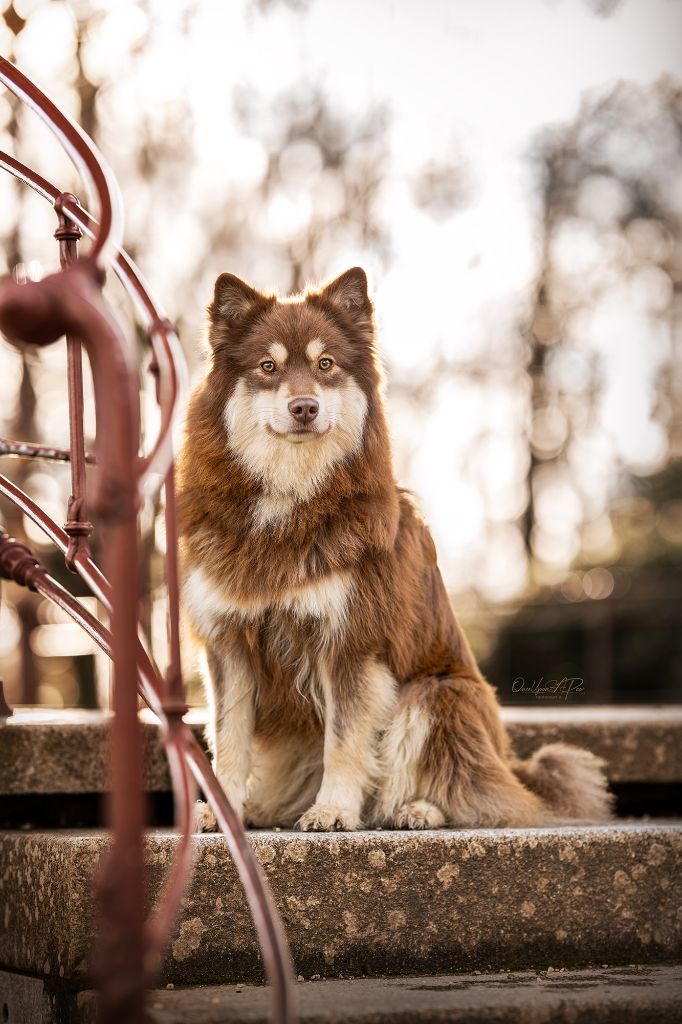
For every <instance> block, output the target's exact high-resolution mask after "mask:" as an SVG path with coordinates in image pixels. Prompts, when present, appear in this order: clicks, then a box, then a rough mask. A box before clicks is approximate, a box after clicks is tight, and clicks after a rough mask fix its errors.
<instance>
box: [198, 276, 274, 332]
mask: <svg viewBox="0 0 682 1024" xmlns="http://www.w3.org/2000/svg"><path fill="white" fill-rule="evenodd" d="M263 298H264V296H263V295H261V294H260V292H257V291H256V289H255V288H252V287H251V285H250V284H247V283H246V281H242V280H241V278H239V277H235V275H234V274H221V275H220V277H219V278H218V279H217V281H216V283H215V288H214V291H213V301H212V302H211V304H210V305H209V307H208V318H209V321H210V325H211V329H210V331H209V337H210V341H211V344H212V345H216V344H217V343H218V342H219V341H225V340H226V338H227V336H228V335H229V333H230V330H231V329H232V328H234V327H236V326H237V325H238V324H239V322H240V321H241V320H243V319H244V317H245V316H246V314H247V313H248V312H249V310H250V309H251V308H252V307H253V306H255V305H256V304H257V303H258V302H259V301H262V300H263Z"/></svg>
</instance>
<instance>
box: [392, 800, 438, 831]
mask: <svg viewBox="0 0 682 1024" xmlns="http://www.w3.org/2000/svg"><path fill="white" fill-rule="evenodd" d="M394 823H395V826H396V828H442V827H443V825H444V824H445V815H444V814H443V812H442V811H441V809H440V807H436V805H435V804H432V803H430V802H429V801H428V800H412V801H410V803H408V804H403V805H402V807H399V808H398V810H397V811H396V814H395V818H394Z"/></svg>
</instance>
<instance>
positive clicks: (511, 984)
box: [0, 965, 682, 1024]
mask: <svg viewBox="0 0 682 1024" xmlns="http://www.w3.org/2000/svg"><path fill="white" fill-rule="evenodd" d="M296 996H297V999H298V1002H299V1007H300V1019H301V1020H302V1021H304V1022H306V1024H318V1022H319V1024H322V1022H325V1024H356V1022H357V1024H393V1022H394V1021H395V1022H400V1021H405V1022H406V1024H407V1021H410V1022H414V1021H418V1022H419V1024H431V1022H434V1024H435V1022H439V1024H441V1022H442V1021H443V1020H445V1019H448V1020H451V1021H457V1020H459V1021H464V1020H466V1021H467V1022H468V1024H478V1022H481V1024H483V1022H488V1021H495V1022H496V1024H507V1022H514V1024H518V1022H520V1021H522V1020H524V1019H526V1020H527V1019H530V1018H531V1016H532V1019H534V1020H537V1019H544V1020H551V1021H553V1022H554V1024H564V1022H566V1024H569V1022H570V1024H574V1021H575V1020H576V1019H577V1018H579V1019H581V1020H586V1019H589V1020H590V1021H591V1022H594V1024H602V1022H604V1024H612V1022H613V1021H614V1020H625V1019H627V1020H628V1021H629V1022H630V1024H635V1022H640V1021H641V1022H642V1024H644V1022H645V1021H646V1022H647V1024H648V1022H650V1021H652V1020H655V1021H657V1022H658V1021H660V1022H661V1024H677V1022H678V1021H679V1019H680V1017H681V1016H682V968H680V966H679V965H672V966H655V967H651V966H636V965H631V966H630V967H627V968H600V969H596V970H595V969H592V968H587V969H585V968H584V969H581V970H566V971H563V970H562V971H554V972H548V971H541V972H535V971H529V972H513V973H499V972H498V973H491V974H482V975H481V974H457V975H439V976H435V977H434V976H429V977H423V976H414V977H402V978H377V979H374V978H367V979H353V980H351V979H348V980H345V979H344V980H322V981H315V982H310V981H308V982H307V983H305V984H300V985H298V986H297V990H296ZM270 999H271V993H270V991H269V989H267V988H265V987H263V986H253V985H236V986H235V985H220V986H212V987H204V986H195V987H192V988H176V989H173V990H172V991H169V990H166V989H157V990H155V991H153V992H151V993H150V997H149V1012H150V1016H151V1021H152V1022H153V1024H165V1022H166V1021H167V1020H168V1019H169V1017H170V1016H171V1015H172V1019H173V1021H174V1022H175V1024H229V1022H232V1024H237V1022H239V1021H244V1022H246V1021H248V1022H249V1024H266V1022H269V1021H270V1020H271V1005H270ZM0 1002H2V1003H4V1004H6V1005H7V1007H8V1012H9V1020H10V1021H30V1022H31V1024H56V1022H57V1021H58V1020H59V1019H60V1017H61V1019H62V1020H64V1019H68V1020H70V1021H71V1022H72V1024H96V1021H97V996H96V994H95V993H94V992H92V991H89V990H87V991H84V992H81V993H79V994H78V995H77V996H76V998H75V999H74V998H73V996H72V995H71V993H65V994H63V995H59V994H58V995H55V994H54V993H53V992H50V991H47V990H46V987H45V984H44V981H43V980H42V979H38V978H30V977H26V976H25V975H17V974H13V973H9V972H2V971H0ZM67 1014H68V1016H67ZM540 1015H542V1016H541V1017H540Z"/></svg>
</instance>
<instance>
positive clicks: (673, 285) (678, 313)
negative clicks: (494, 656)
mask: <svg viewBox="0 0 682 1024" xmlns="http://www.w3.org/2000/svg"><path fill="white" fill-rule="evenodd" d="M536 160H537V164H538V167H539V170H540V176H541V211H540V218H539V222H540V223H539V234H540V241H539V251H540V259H539V272H538V276H537V284H536V288H535V296H534V302H533V308H532V311H531V314H530V317H529V325H528V328H527V330H526V331H525V337H526V339H527V344H528V373H529V375H530V379H531V391H530V395H531V409H530V421H529V429H528V444H529V448H530V452H531V460H530V463H529V470H528V493H529V500H528V506H527V508H526V511H525V513H524V538H525V541H526V546H527V550H528V554H529V557H531V558H536V557H537V556H538V555H539V554H540V556H541V555H542V550H543V546H544V550H545V551H546V550H547V548H549V547H550V546H551V543H552V541H551V536H550V535H551V532H552V522H551V520H552V516H553V513H556V511H557V510H556V509H549V511H548V512H547V514H546V515H545V521H544V522H543V521H542V520H541V521H540V522H538V511H537V505H538V501H539V500H540V501H541V500H542V492H543V490H546V491H549V492H550V493H552V491H553V492H554V494H555V496H556V502H557V503H558V502H560V501H561V500H562V497H561V496H562V494H563V493H564V489H563V485H564V484H565V485H566V486H567V487H570V488H572V489H573V490H574V492H575V494H576V495H577V498H578V505H577V507H576V509H575V512H574V514H573V515H572V516H568V515H565V516H564V517H563V520H562V521H563V523H564V524H565V527H566V533H568V532H569V531H570V532H571V533H572V536H571V537H568V538H565V540H566V539H567V543H568V545H569V547H570V548H571V549H572V553H573V556H575V555H577V554H578V551H579V550H581V547H582V545H581V542H580V537H579V531H580V529H581V528H582V527H584V525H585V524H586V523H589V522H594V521H596V520H598V519H601V521H602V532H603V533H604V534H605V535H606V534H607V533H608V528H607V525H606V521H605V520H604V518H603V517H604V516H605V515H606V516H607V515H608V512H607V508H606V506H607V503H608V501H609V499H610V497H611V496H612V495H613V494H614V493H615V492H616V491H617V487H618V475H619V473H626V474H627V473H631V472H640V473H646V472H647V471H651V470H655V469H657V468H658V467H659V466H660V465H662V464H663V463H664V462H665V460H666V459H668V458H673V459H675V458H678V457H679V456H680V454H681V452H682V412H681V409H682V403H681V401H680V399H682V377H681V371H680V358H679V357H680V351H679V349H680V343H681V342H680V335H681V332H682V239H681V237H680V226H681V223H682V197H681V196H680V192H679V187H678V182H679V181H680V179H681V178H682V89H681V88H680V86H679V84H677V83H676V82H674V81H673V80H672V79H670V78H663V79H661V80H660V81H659V82H658V83H656V85H655V86H653V87H651V88H650V89H644V88H640V87H637V86H634V85H632V84H629V83H620V84H619V85H617V86H616V87H615V88H614V89H612V90H611V91H609V92H608V93H606V94H605V95H602V96H597V97H591V98H589V99H587V100H586V101H585V103H584V104H583V108H582V110H581V112H580V114H579V116H578V118H577V119H576V121H575V122H574V123H573V124H571V125H568V126H564V127H562V128H558V129H552V130H550V131H548V132H546V133H544V134H543V136H542V138H541V139H540V140H539V143H538V146H537V150H536ZM619 332H620V336H619ZM626 332H627V333H626ZM616 346H620V349H621V351H620V352H619V351H618V350H616V351H615V352H614V348H615V347H616ZM628 346H630V347H631V349H632V352H631V353H629V354H631V355H632V357H633V359H636V360H637V361H638V362H639V363H641V365H642V369H643V375H642V378H641V381H640V390H641V393H640V396H639V401H638V402H637V403H636V405H635V406H633V407H632V409H631V416H632V417H633V422H632V423H631V429H630V430H629V431H627V432H626V431H623V430H622V418H621V417H620V416H617V415H615V414H614V411H615V410H614V406H615V405H616V404H617V402H618V401H619V395H618V380H617V379H614V378H615V377H616V375H617V374H618V373H622V374H625V373H627V372H632V367H630V368H629V371H628V367H627V366H626V365H624V360H627V355H628V353H627V347H628ZM647 374H648V375H649V376H648V378H647ZM620 411H621V412H622V410H620ZM635 417H637V418H638V421H639V422H637V421H636V420H635V419H634V418H635ZM600 478H601V479H600ZM545 504H547V502H546V503H545ZM564 511H565V510H564ZM557 519H561V517H560V516H559V517H557ZM555 521H556V520H555Z"/></svg>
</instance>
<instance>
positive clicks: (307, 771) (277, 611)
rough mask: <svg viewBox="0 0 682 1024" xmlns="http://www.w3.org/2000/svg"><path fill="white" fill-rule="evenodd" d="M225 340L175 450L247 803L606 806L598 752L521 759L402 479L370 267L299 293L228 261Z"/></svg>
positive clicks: (224, 773)
mask: <svg viewBox="0 0 682 1024" xmlns="http://www.w3.org/2000/svg"><path fill="white" fill-rule="evenodd" d="M209 340H210V344H211V361H210V367H209V370H208V373H207V375H206V376H205V378H204V380H203V381H202V382H201V383H200V384H199V386H198V387H197V388H196V390H195V391H194V393H193V397H192V401H191V406H190V411H189V415H188V419H187V429H186V438H185V442H184V446H183V450H182V453H181V457H180V461H179V495H180V510H181V533H182V539H183V559H184V570H185V586H184V601H185V608H186V611H187V615H188V618H189V621H190V623H191V627H192V630H193V632H194V634H195V636H196V638H197V639H198V641H199V643H200V644H201V646H202V647H203V649H204V651H205V656H206V658H205V660H206V686H207V695H208V700H209V707H210V714H211V724H210V730H209V732H210V735H209V741H210V745H211V750H212V755H213V759H214V766H215V769H216V772H217V775H218V778H219V780H220V782H221V783H222V785H223V786H224V788H225V790H226V793H227V795H228V797H229V799H230V801H231V802H232V804H233V805H234V807H235V809H236V810H237V811H238V812H239V813H240V814H241V815H242V816H243V817H244V818H245V819H246V821H248V822H249V823H252V824H254V825H258V826H274V825H284V826H293V825H298V827H299V828H301V829H326V830H331V829H357V828H360V827H362V825H363V824H367V825H375V826H376V825H382V826H384V827H408V828H434V827H439V826H443V825H451V826H531V825H541V824H547V823H550V822H555V821H558V820H564V819H572V820H576V819H577V820H603V819H605V818H607V817H608V815H609V803H610V800H609V795H608V792H607V787H606V783H605V780H604V777H603V774H602V771H601V764H600V762H599V761H598V759H597V758H595V757H594V756H593V755H592V754H590V753H588V752H587V751H584V750H579V749H577V748H574V747H569V746H566V745H563V744H551V745H549V746H545V747H543V748H542V749H541V750H539V751H538V752H537V753H536V754H535V755H534V756H533V757H532V758H531V759H530V760H529V761H526V762H517V761H514V760H513V758H512V757H511V754H510V749H509V742H508V739H507V736H506V733H505V730H504V728H503V726H502V724H501V721H500V715H499V707H498V703H497V699H496V696H495V691H494V690H493V689H492V687H491V686H490V685H489V684H488V683H487V682H486V681H485V680H484V679H483V677H482V676H481V673H480V672H479V670H478V667H477V665H476V662H475V659H474V657H473V655H472V653H471V650H470V648H469V645H468V644H467V641H466V639H465V637H464V635H463V633H462V631H461V629H460V627H459V625H458V623H457V620H456V618H455V616H454V614H453V611H452V609H451V607H450V602H449V600H448V597H447V594H446V592H445V588H444V586H443V582H442V579H441V576H440V573H439V571H438V566H437V562H436V551H435V548H434V544H433V541H432V539H431V535H430V533H429V530H428V528H427V526H426V525H425V523H424V521H423V519H422V518H421V516H420V515H419V512H418V511H417V509H416V508H415V506H414V503H413V501H412V499H411V497H410V496H409V495H408V494H407V493H405V492H404V491H402V490H401V489H400V488H399V487H398V486H397V485H396V482H395V479H394V475H393V468H392V460H391V451H390V443H389V436H388V431H387V426H386V419H385V415H384V407H383V402H382V394H381V379H380V372H379V364H378V360H377V355H376V351H375V339H374V324H373V310H372V305H371V302H370V299H369V297H368V294H367V280H366V277H365V274H364V272H363V271H362V270H360V269H359V268H355V269H353V270H349V271H347V272H346V273H345V274H343V275H342V276H341V277H339V278H337V279H336V280H335V281H332V282H331V284H329V285H327V286H326V287H324V288H322V289H321V290H318V291H311V292H308V293H307V294H305V295H303V296H299V297H294V298H293V299H285V300H281V299H278V298H277V297H276V296H274V295H263V294H261V293H259V292H257V291H256V290H254V289H253V288H251V287H250V286H249V285H247V284H245V283H244V282H243V281H241V280H239V279H238V278H236V277H234V276H232V275H230V274H222V275H221V276H220V277H219V278H218V280H217V282H216V286H215V294H214V298H213V302H212V303H211V305H210V306H209ZM456 528H457V523H456V517H455V518H454V519H453V529H456Z"/></svg>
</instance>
